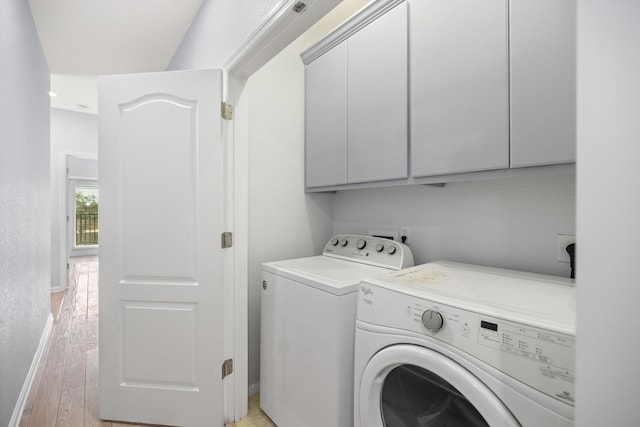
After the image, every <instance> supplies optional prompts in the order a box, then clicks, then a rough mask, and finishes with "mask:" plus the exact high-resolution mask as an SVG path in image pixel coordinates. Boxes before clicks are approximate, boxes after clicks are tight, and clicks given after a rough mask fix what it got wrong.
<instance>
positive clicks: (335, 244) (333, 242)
mask: <svg viewBox="0 0 640 427" xmlns="http://www.w3.org/2000/svg"><path fill="white" fill-rule="evenodd" d="M338 242H340V240H338V239H332V240H331V244H332V245H333V246H338Z"/></svg>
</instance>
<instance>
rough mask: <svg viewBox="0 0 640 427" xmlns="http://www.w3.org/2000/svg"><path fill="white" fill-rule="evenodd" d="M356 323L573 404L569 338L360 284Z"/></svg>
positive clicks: (572, 360)
mask: <svg viewBox="0 0 640 427" xmlns="http://www.w3.org/2000/svg"><path fill="white" fill-rule="evenodd" d="M357 319H358V320H359V321H362V322H366V323H370V324H374V325H380V326H385V327H391V328H396V329H399V330H404V331H408V332H409V333H411V334H412V335H415V336H422V337H424V339H425V340H437V342H440V343H444V344H445V345H449V346H451V347H454V348H456V349H458V350H460V351H463V352H465V353H467V354H468V355H471V356H472V357H474V358H475V359H477V360H479V361H482V362H484V363H487V364H489V365H491V366H493V367H494V368H496V369H498V370H500V371H502V372H504V373H505V374H507V375H509V376H511V377H512V378H514V379H516V380H518V381H520V382H522V383H524V384H527V385H529V386H531V387H533V388H535V389H538V390H539V391H541V392H543V393H545V394H547V395H549V396H551V397H553V398H554V399H557V400H560V401H562V402H564V403H566V404H568V405H571V406H573V405H574V398H575V394H574V393H575V384H574V383H575V336H573V335H567V334H564V333H560V332H556V331H552V330H550V329H545V328H539V327H535V326H531V325H525V324H521V323H518V322H514V321H509V320H505V319H501V318H498V317H495V316H490V315H485V314H483V313H478V312H474V311H470V310H466V309H461V308H458V307H456V306H453V305H448V304H443V303H440V302H437V301H428V300H425V299H422V298H418V297H415V296H412V295H407V294H404V293H401V292H397V291H394V290H391V289H387V288H386V287H381V286H377V285H375V284H371V283H367V282H363V283H361V284H360V292H359V296H358V314H357Z"/></svg>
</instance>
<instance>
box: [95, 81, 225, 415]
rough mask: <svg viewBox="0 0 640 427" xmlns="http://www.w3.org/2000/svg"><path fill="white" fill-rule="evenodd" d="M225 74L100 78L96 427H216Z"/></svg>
mask: <svg viewBox="0 0 640 427" xmlns="http://www.w3.org/2000/svg"><path fill="white" fill-rule="evenodd" d="M221 81H222V79H221V72H220V71H219V70H202V71H177V72H163V73H148V74H134V75H121V76H105V77H100V79H99V83H98V88H99V156H98V157H99V166H100V258H99V259H100V276H99V278H100V338H99V339H100V341H99V349H100V350H99V351H100V417H101V418H102V419H108V420H120V421H129V422H138V423H151V424H164V425H182V426H203V425H207V426H222V425H223V423H224V415H223V404H224V394H223V383H222V378H221V365H222V362H223V355H224V353H223V350H224V349H223V319H224V317H223V304H222V302H223V296H224V293H223V268H222V266H223V261H222V251H223V249H221V245H220V236H221V232H222V231H223V230H222V227H223V221H224V220H225V218H224V217H223V212H225V211H226V209H224V206H223V191H222V190H223V171H224V168H223V148H222V138H221V118H220V102H221V86H222V85H221Z"/></svg>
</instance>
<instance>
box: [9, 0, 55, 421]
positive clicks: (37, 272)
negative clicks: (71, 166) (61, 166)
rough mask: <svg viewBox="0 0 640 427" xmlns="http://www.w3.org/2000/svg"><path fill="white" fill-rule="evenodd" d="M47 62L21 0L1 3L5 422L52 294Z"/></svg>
mask: <svg viewBox="0 0 640 427" xmlns="http://www.w3.org/2000/svg"><path fill="white" fill-rule="evenodd" d="M48 91H49V69H48V67H47V64H46V61H45V58H44V54H43V52H42V47H41V45H40V41H39V39H38V36H37V34H36V30H35V27H34V24H33V19H32V18H31V12H30V10H29V5H28V3H27V2H26V1H23V0H6V1H2V2H0V425H2V426H5V425H7V424H8V423H9V420H10V419H11V415H12V413H13V410H14V407H15V405H16V401H17V399H18V395H19V394H20V390H21V389H22V386H23V384H24V381H25V378H26V376H27V372H28V370H29V367H30V365H31V361H32V359H33V356H34V354H35V351H36V349H37V347H38V343H39V341H40V338H41V336H42V332H43V330H44V327H45V324H46V321H47V318H48V316H49V309H50V305H49V304H50V298H49V287H50V277H49V272H50V266H49V264H50V244H51V243H50V234H49V229H50V219H49V212H50V198H49V95H48Z"/></svg>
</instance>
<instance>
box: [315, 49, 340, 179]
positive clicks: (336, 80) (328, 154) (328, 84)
mask: <svg viewBox="0 0 640 427" xmlns="http://www.w3.org/2000/svg"><path fill="white" fill-rule="evenodd" d="M305 87H306V89H305V92H306V93H305V98H306V114H305V115H306V126H305V132H306V149H305V156H306V168H305V171H306V181H307V182H306V186H307V187H321V186H326V185H339V184H344V183H346V182H347V43H346V42H342V43H340V44H339V45H337V46H335V47H334V48H333V49H331V50H330V51H329V52H327V53H325V54H324V55H322V56H320V57H319V58H318V59H316V60H315V61H313V62H312V63H310V64H309V65H307V67H306V85H305Z"/></svg>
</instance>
